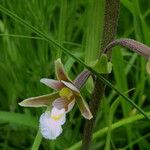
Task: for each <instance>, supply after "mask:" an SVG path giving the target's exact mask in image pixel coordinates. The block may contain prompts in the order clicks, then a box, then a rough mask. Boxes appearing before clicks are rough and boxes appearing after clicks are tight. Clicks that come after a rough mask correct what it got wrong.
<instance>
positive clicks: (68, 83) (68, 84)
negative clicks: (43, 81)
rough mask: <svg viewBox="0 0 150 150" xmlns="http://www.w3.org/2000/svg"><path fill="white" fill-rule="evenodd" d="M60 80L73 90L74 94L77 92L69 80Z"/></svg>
mask: <svg viewBox="0 0 150 150" xmlns="http://www.w3.org/2000/svg"><path fill="white" fill-rule="evenodd" d="M61 82H62V83H63V84H64V85H65V86H67V87H68V88H69V89H71V90H73V91H74V92H75V93H76V94H79V93H80V91H79V90H78V89H77V88H76V87H75V86H74V85H73V84H72V83H71V82H66V81H63V80H61Z"/></svg>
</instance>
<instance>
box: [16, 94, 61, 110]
mask: <svg viewBox="0 0 150 150" xmlns="http://www.w3.org/2000/svg"><path fill="white" fill-rule="evenodd" d="M58 97H59V94H58V92H56V93H52V94H47V95H42V96H37V97H31V98H28V99H25V100H23V101H22V102H20V103H18V104H19V105H20V106H23V107H43V106H49V105H51V103H52V102H53V101H54V100H55V99H56V98H58Z"/></svg>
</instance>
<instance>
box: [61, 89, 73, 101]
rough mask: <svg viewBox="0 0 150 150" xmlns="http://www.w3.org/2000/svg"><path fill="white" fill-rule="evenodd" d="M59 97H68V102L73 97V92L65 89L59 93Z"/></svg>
mask: <svg viewBox="0 0 150 150" xmlns="http://www.w3.org/2000/svg"><path fill="white" fill-rule="evenodd" d="M59 95H60V97H66V98H67V99H68V100H71V99H72V96H73V92H72V90H70V89H69V88H67V87H64V88H62V89H61V90H60V91H59Z"/></svg>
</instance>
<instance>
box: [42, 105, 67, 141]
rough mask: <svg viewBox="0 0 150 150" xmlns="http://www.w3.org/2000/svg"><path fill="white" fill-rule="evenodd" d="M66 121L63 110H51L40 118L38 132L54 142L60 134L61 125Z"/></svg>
mask: <svg viewBox="0 0 150 150" xmlns="http://www.w3.org/2000/svg"><path fill="white" fill-rule="evenodd" d="M65 121H66V113H65V109H61V110H59V109H57V108H55V107H53V108H52V110H51V112H50V111H46V112H45V113H43V114H42V115H41V117H40V131H41V133H42V135H43V137H44V138H46V139H50V140H54V139H56V138H57V137H58V136H59V135H60V134H61V133H62V125H63V124H64V123H65Z"/></svg>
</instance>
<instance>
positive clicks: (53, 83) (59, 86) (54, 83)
mask: <svg viewBox="0 0 150 150" xmlns="http://www.w3.org/2000/svg"><path fill="white" fill-rule="evenodd" d="M40 82H42V83H43V84H45V85H47V86H49V87H50V88H52V89H54V90H60V89H62V88H63V87H64V84H63V83H61V81H58V80H53V79H47V78H42V79H41V80H40Z"/></svg>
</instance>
